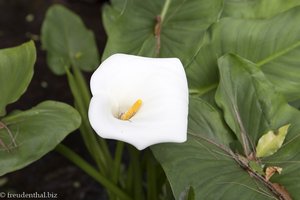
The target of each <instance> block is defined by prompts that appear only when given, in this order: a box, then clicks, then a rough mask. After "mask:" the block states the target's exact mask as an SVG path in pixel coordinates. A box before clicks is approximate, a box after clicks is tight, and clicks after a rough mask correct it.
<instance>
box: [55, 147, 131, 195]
mask: <svg viewBox="0 0 300 200" xmlns="http://www.w3.org/2000/svg"><path fill="white" fill-rule="evenodd" d="M56 151H58V152H59V153H60V154H62V155H63V156H64V157H66V158H68V159H69V160H70V161H71V162H73V163H74V164H75V165H76V166H78V167H79V168H80V169H82V170H83V171H84V172H86V173H87V174H88V175H90V176H91V177H92V178H94V179H95V180H96V181H97V182H99V183H100V184H102V185H103V186H104V187H105V188H107V190H109V191H111V192H113V193H114V194H116V195H117V196H118V197H119V198H120V199H122V200H132V198H131V197H129V196H128V195H127V194H126V193H125V192H124V191H123V190H121V189H120V188H119V187H117V186H116V185H115V184H113V183H112V182H111V181H109V180H108V179H106V178H105V177H104V176H103V175H102V174H100V173H99V172H98V171H97V170H96V169H95V168H94V167H92V166H91V165H90V164H89V163H87V162H86V161H85V160H84V159H82V158H81V157H80V156H79V155H78V154H76V153H75V152H74V151H72V150H71V149H70V148H68V147H66V146H65V145H63V144H59V145H58V146H57V147H56Z"/></svg>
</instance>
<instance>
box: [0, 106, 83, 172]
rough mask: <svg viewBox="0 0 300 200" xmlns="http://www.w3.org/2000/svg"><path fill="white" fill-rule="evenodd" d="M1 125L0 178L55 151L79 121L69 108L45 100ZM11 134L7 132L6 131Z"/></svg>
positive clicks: (12, 116) (17, 113) (8, 118)
mask: <svg viewBox="0 0 300 200" xmlns="http://www.w3.org/2000/svg"><path fill="white" fill-rule="evenodd" d="M1 122H2V123H4V124H5V125H6V126H7V129H6V128H4V127H2V128H1V129H0V135H1V137H0V139H1V141H2V142H3V143H4V144H5V146H6V148H5V147H3V145H0V147H1V151H0V157H1V159H0V165H1V168H0V176H2V175H4V174H6V173H8V172H12V171H15V170H18V169H21V168H23V167H25V166H27V165H29V164H30V163H32V162H34V161H36V160H38V159H39V158H41V157H42V156H43V155H45V154H46V153H48V152H49V151H51V150H52V149H54V148H55V146H56V145H57V144H59V143H60V142H61V141H62V140H63V139H64V138H65V137H66V136H67V135H68V134H69V133H71V132H72V131H74V130H75V129H77V128H78V127H79V125H80V122H81V118H80V115H79V114H78V113H77V111H76V110H75V109H74V108H72V107H71V106H69V105H67V104H64V103H59V102H54V101H45V102H43V103H40V104H39V105H37V106H36V107H34V108H32V109H30V110H27V111H22V112H20V111H18V112H14V113H12V114H10V115H8V116H6V117H5V118H3V119H1ZM8 130H9V131H10V133H9V132H8Z"/></svg>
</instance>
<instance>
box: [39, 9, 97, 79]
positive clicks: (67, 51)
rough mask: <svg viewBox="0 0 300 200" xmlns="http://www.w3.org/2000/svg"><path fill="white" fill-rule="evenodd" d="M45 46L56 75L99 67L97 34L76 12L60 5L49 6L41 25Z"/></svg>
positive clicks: (50, 65) (48, 60)
mask: <svg viewBox="0 0 300 200" xmlns="http://www.w3.org/2000/svg"><path fill="white" fill-rule="evenodd" d="M41 32H42V36H41V37H42V38H41V39H42V44H43V48H44V49H45V50H47V63H48V65H49V67H50V69H51V70H52V71H53V73H55V74H58V75H60V74H65V68H69V67H70V66H71V65H73V66H74V67H78V68H79V69H81V70H84V71H93V70H94V69H95V68H97V67H98V65H99V55H98V50H97V45H96V40H95V37H94V34H93V33H92V32H91V31H90V30H88V29H87V28H86V27H85V25H84V24H83V22H82V20H81V19H80V17H79V16H77V15H76V14H75V13H73V12H71V11H70V10H68V9H67V8H65V7H63V6H61V5H54V6H52V7H50V8H49V9H48V11H47V13H46V18H45V20H44V22H43V26H42V31H41Z"/></svg>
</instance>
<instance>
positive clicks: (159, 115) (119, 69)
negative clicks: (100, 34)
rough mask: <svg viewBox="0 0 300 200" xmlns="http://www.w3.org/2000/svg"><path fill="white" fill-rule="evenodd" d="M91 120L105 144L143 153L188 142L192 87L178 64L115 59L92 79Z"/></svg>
mask: <svg viewBox="0 0 300 200" xmlns="http://www.w3.org/2000/svg"><path fill="white" fill-rule="evenodd" d="M91 91H92V95H93V97H92V99H91V102H90V107H89V120H90V123H91V126H92V127H93V129H94V130H95V131H96V132H97V134H99V135H100V136H101V137H103V138H108V139H116V140H121V141H124V142H127V143H130V144H132V145H134V146H135V147H136V148H137V149H139V150H142V149H144V148H146V147H148V146H150V145H153V144H157V143H163V142H184V141H186V138H187V116H188V86H187V80H186V76H185V72H184V69H183V66H182V64H181V62H180V60H179V59H177V58H146V57H140V56H133V55H126V54H114V55H112V56H110V57H109V58H107V59H106V60H105V61H104V62H103V63H102V64H101V65H100V66H99V68H98V69H97V70H96V71H95V72H94V74H93V75H92V78H91Z"/></svg>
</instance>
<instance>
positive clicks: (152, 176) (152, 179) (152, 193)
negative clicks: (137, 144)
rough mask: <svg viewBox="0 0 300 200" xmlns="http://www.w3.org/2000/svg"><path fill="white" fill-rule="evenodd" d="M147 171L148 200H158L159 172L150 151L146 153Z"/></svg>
mask: <svg viewBox="0 0 300 200" xmlns="http://www.w3.org/2000/svg"><path fill="white" fill-rule="evenodd" d="M146 153H147V154H146V169H147V199H148V200H152V199H158V193H157V180H156V179H157V178H158V177H156V176H157V171H156V166H155V160H154V158H153V155H152V153H151V151H150V150H148V151H147V152H146Z"/></svg>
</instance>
